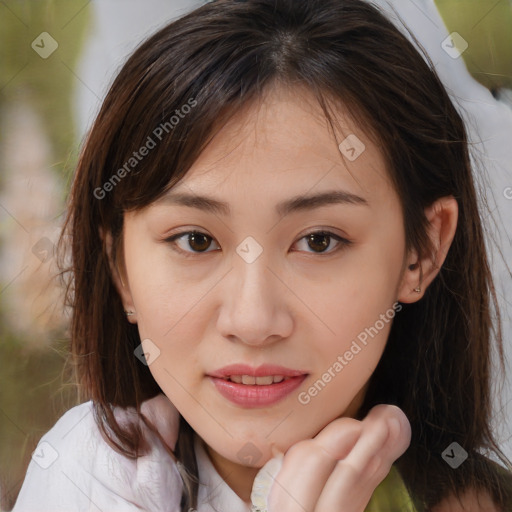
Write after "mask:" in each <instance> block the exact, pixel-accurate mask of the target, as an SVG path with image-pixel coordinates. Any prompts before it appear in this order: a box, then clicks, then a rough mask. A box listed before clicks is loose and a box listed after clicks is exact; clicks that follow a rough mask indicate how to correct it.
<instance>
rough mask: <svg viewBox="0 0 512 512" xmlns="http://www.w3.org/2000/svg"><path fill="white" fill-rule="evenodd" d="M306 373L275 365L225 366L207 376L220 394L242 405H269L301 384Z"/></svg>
mask: <svg viewBox="0 0 512 512" xmlns="http://www.w3.org/2000/svg"><path fill="white" fill-rule="evenodd" d="M307 375H308V373H307V372H305V371H301V370H292V369H290V368H285V367H284V366H278V365H269V364H266V365H262V366H259V367H258V368H252V367H250V366H247V365H243V364H235V365H229V366H225V367H223V368H220V369H219V370H216V371H214V372H211V373H210V374H209V375H208V376H209V378H210V380H211V381H212V382H213V384H214V385H215V387H216V389H217V390H218V391H219V393H220V394H221V395H222V396H224V397H225V398H227V399H228V400H230V401H231V402H233V403H235V404H237V405H241V406H244V407H261V406H268V405H272V404H274V403H276V402H278V401H280V400H282V399H283V398H285V397H286V396H287V395H289V394H290V393H291V392H292V391H293V390H294V389H296V388H297V387H298V386H300V385H301V384H302V382H303V381H304V379H305V378H306V377H307Z"/></svg>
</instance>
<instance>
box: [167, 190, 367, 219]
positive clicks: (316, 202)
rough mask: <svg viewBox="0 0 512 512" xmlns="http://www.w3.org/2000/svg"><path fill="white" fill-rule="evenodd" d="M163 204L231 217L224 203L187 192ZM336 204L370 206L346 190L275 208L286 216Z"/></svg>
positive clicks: (290, 201) (175, 194) (304, 197)
mask: <svg viewBox="0 0 512 512" xmlns="http://www.w3.org/2000/svg"><path fill="white" fill-rule="evenodd" d="M161 201H162V202H165V203H168V204H177V205H181V206H188V207H190V208H197V209H199V210H203V211H205V212H210V213H214V214H219V215H225V216H226V215H231V207H230V206H229V204H228V203H225V202H224V201H219V200H218V199H215V198H213V197H208V196H202V195H197V194H188V193H185V192H170V193H167V194H166V195H164V196H163V197H162V198H161ZM334 204H351V205H365V206H369V204H368V201H367V200H366V199H364V198H362V197H360V196H357V195H355V194H352V193H351V192H347V191H345V190H328V191H325V192H321V193H318V194H313V195H302V196H295V197H292V198H290V199H287V200H286V201H282V202H280V203H278V204H277V205H276V207H275V210H276V213H277V214H278V215H279V216H285V215H288V214H290V213H294V212H299V211H308V210H313V209H315V208H320V207H322V206H329V205H334Z"/></svg>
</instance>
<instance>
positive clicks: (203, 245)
mask: <svg viewBox="0 0 512 512" xmlns="http://www.w3.org/2000/svg"><path fill="white" fill-rule="evenodd" d="M212 240H213V238H212V237H211V236H208V235H207V234H206V233H201V232H200V231H186V232H184V233H178V234H176V235H173V236H171V237H169V238H167V239H166V240H165V241H166V242H170V243H171V244H173V245H176V246H177V247H178V248H177V251H178V252H182V253H185V254H186V255H188V254H190V255H193V254H194V253H202V252H212V251H207V249H208V247H210V245H211V242H212ZM190 249H192V250H190ZM187 253H188V254H187Z"/></svg>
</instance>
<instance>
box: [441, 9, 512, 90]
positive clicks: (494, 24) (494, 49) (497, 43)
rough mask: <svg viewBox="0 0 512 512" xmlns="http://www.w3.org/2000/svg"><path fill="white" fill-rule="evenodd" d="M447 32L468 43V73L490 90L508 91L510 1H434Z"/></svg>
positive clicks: (511, 48)
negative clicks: (460, 37)
mask: <svg viewBox="0 0 512 512" xmlns="http://www.w3.org/2000/svg"><path fill="white" fill-rule="evenodd" d="M435 3H436V6H437V8H438V9H439V11H440V13H441V16H442V17H443V20H444V22H445V25H446V27H447V28H448V31H449V32H450V33H451V32H458V33H459V34H460V35H461V36H462V37H463V38H464V39H465V40H466V41H467V43H468V48H467V50H466V51H465V52H464V53H463V54H462V57H463V59H464V61H465V62H466V66H467V68H468V71H469V72H470V73H471V74H472V75H473V76H474V78H475V79H476V80H478V81H479V82H480V83H481V84H483V85H485V86H486V87H488V88H489V89H491V90H495V89H499V88H501V87H507V88H509V89H510V88H512V0H435Z"/></svg>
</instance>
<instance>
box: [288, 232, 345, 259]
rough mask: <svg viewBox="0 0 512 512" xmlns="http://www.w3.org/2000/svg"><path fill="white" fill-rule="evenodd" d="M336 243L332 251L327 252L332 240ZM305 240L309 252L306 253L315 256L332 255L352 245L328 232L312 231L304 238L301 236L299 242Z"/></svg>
mask: <svg viewBox="0 0 512 512" xmlns="http://www.w3.org/2000/svg"><path fill="white" fill-rule="evenodd" d="M333 239H334V240H335V241H336V245H335V246H334V249H332V250H327V249H328V248H329V246H330V245H331V242H332V240H333ZM302 240H305V241H306V245H307V248H309V249H311V250H309V251H308V250H306V252H309V253H316V254H324V253H325V254H331V253H334V252H336V251H338V250H340V249H342V248H343V247H345V246H349V245H351V244H352V242H351V241H350V240H347V239H346V238H342V237H340V236H338V235H335V234H334V233H331V232H329V231H313V232H312V233H309V234H307V235H306V236H303V237H302V238H301V239H300V240H299V242H300V241H302ZM297 243H298V242H297Z"/></svg>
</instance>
